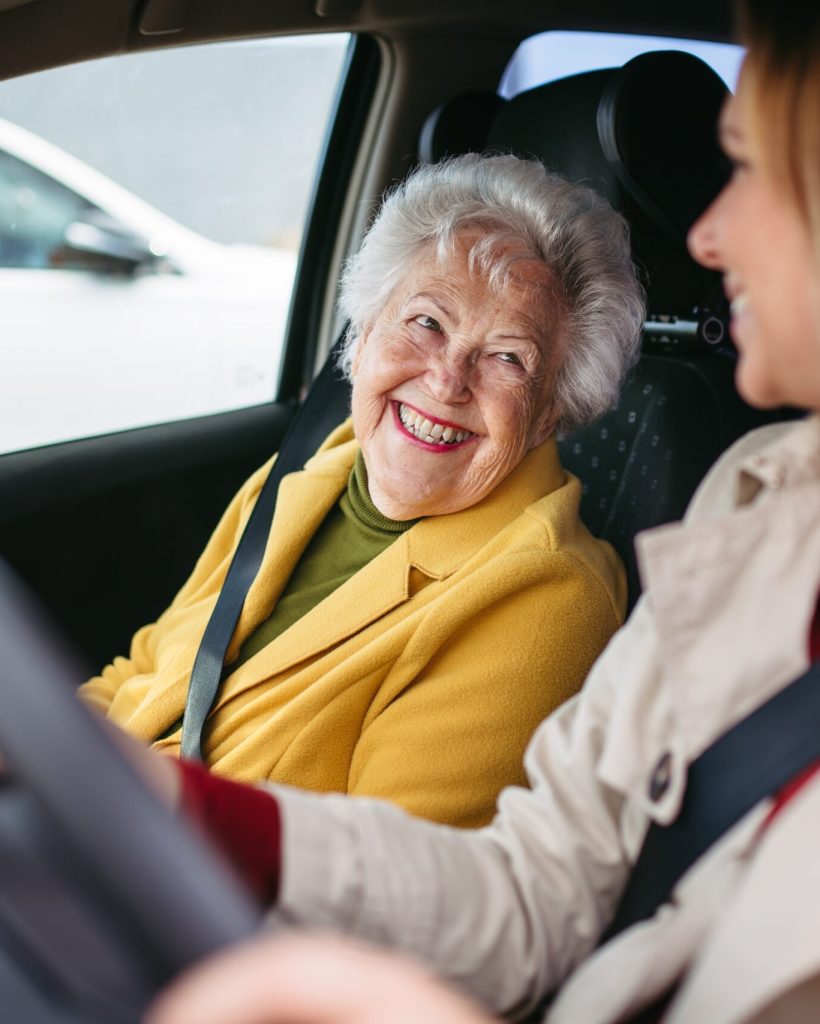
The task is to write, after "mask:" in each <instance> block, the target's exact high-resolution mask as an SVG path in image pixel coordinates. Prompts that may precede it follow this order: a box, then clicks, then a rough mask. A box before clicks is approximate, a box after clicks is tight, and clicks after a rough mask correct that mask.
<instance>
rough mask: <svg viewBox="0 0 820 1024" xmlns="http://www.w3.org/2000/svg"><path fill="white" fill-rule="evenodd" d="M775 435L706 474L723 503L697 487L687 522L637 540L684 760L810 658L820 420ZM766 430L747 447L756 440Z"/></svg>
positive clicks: (818, 565) (819, 522) (818, 549)
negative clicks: (738, 639)
mask: <svg viewBox="0 0 820 1024" xmlns="http://www.w3.org/2000/svg"><path fill="white" fill-rule="evenodd" d="M764 429H766V428H764ZM770 433H771V437H772V444H771V446H770V447H768V448H766V449H764V450H763V451H762V452H759V453H758V454H756V455H754V456H746V455H745V454H744V450H743V448H741V450H740V451H739V452H738V451H737V450H736V451H735V453H734V455H733V456H731V457H730V459H729V460H728V461H727V463H726V464H725V465H724V467H723V471H722V472H717V473H714V474H713V475H712V476H711V477H710V480H709V487H710V489H711V490H712V491H714V492H715V493H724V494H725V493H728V494H730V495H731V494H732V493H734V499H733V500H730V501H729V502H727V503H726V507H723V508H719V507H717V506H715V505H714V504H711V503H710V502H709V500H708V495H699V496H698V498H697V499H696V501H695V502H694V504H693V510H692V514H691V515H690V516H687V522H686V524H685V525H682V524H674V525H670V526H664V527H660V528H658V529H656V530H652V531H648V532H647V533H645V534H643V535H642V536H640V537H639V538H638V540H637V544H636V546H637V549H638V556H639V562H640V566H641V574H642V578H643V581H644V586H645V589H646V591H647V592H648V594H649V595H650V596H649V598H648V600H649V602H650V604H651V611H652V620H653V623H654V628H655V631H656V652H657V657H658V659H659V661H660V663H661V664H662V667H663V668H662V671H663V676H664V679H665V685H664V693H663V699H664V700H667V701H669V702H670V705H671V706H670V708H669V709H668V710H669V711H671V713H672V715H673V717H674V719H675V722H676V725H675V727H674V728H673V729H671V730H669V731H668V732H667V735H670V734H671V735H673V736H675V738H676V742H677V743H678V744H679V745H680V746H679V749H678V750H676V751H673V752H672V753H673V756H675V755H677V756H676V757H675V760H676V762H677V763H678V764H679V765H680V766H681V768H682V767H683V765H685V763H687V762H689V761H691V760H692V759H693V758H695V757H697V756H698V755H699V754H700V753H701V752H702V751H703V750H704V749H705V748H706V747H707V746H708V745H709V744H710V743H711V742H712V741H713V740H714V739H715V738H716V730H717V729H720V730H721V731H722V730H723V729H726V728H728V727H729V726H731V725H732V724H734V723H735V722H737V721H739V720H740V719H741V718H743V717H744V716H746V715H747V714H749V713H750V712H751V711H752V710H754V708H756V707H758V706H759V705H760V704H762V703H763V702H764V701H765V700H766V699H768V697H770V696H771V695H773V694H774V693H775V692H776V691H777V690H779V689H780V688H782V686H783V685H784V684H785V683H787V682H789V681H790V680H791V679H794V678H796V677H797V676H798V675H800V674H801V673H802V672H803V671H805V669H806V667H807V665H808V651H807V644H806V638H807V636H808V632H809V626H810V622H811V618H812V615H813V612H814V606H815V601H816V596H817V592H818V585H819V584H820V420H818V419H817V418H815V417H812V418H810V419H808V420H806V421H804V422H802V423H800V424H798V425H797V426H794V425H791V426H788V427H786V429H785V432H784V429H783V427H782V426H781V425H779V426H778V428H777V429H776V430H773V431H770ZM760 436H761V435H760V433H759V432H755V435H752V436H751V437H750V441H749V444H748V445H747V446H746V447H747V448H749V449H751V448H755V447H756V448H758V449H759V445H760ZM732 478H734V491H732V488H731V487H730V486H727V483H730V482H731V480H732ZM798 492H799V494H798ZM750 553H753V554H754V557H750ZM775 579H776V580H777V599H776V601H774V600H773V596H772V585H773V580H775ZM732 636H742V637H743V638H744V639H743V644H742V646H738V647H735V646H734V645H733V644H732V643H731V642H727V638H731V637H732ZM761 681H762V682H761ZM682 788H683V787H682V786H681V787H676V786H673V787H670V805H669V806H668V807H664V808H663V809H662V813H661V815H660V817H662V818H664V819H666V818H670V817H671V816H673V815H674V814H675V813H676V812H677V806H676V803H677V801H672V794H673V793H675V792H677V793H680V792H681V791H682Z"/></svg>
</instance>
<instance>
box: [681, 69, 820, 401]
mask: <svg viewBox="0 0 820 1024" xmlns="http://www.w3.org/2000/svg"><path fill="white" fill-rule="evenodd" d="M750 93H751V88H750V84H749V81H748V73H745V72H742V73H741V76H740V81H739V83H738V91H737V95H736V96H735V97H734V98H733V99H730V100H729V101H728V102H727V104H726V107H725V108H724V111H723V114H722V116H721V123H720V137H721V144H722V146H723V148H724V150H725V152H726V154H727V156H728V157H729V158H730V160H731V161H732V164H733V167H734V169H733V173H732V177H731V180H730V181H729V184H728V185H727V186H726V187H725V188H724V190H723V191H722V192H721V193H720V195H719V196H718V197H717V199H716V200H715V201H714V203H712V205H711V206H710V207H709V209H708V210H707V211H706V213H704V215H703V216H702V217H701V218H700V220H699V221H697V223H696V224H695V225H694V227H693V228H692V230H691V232H690V234H689V249H690V251H691V253H692V255H693V256H694V257H695V259H696V260H699V261H700V262H701V263H703V264H704V266H707V267H711V268H713V269H717V270H722V271H723V275H724V287H725V289H726V295H727V297H728V299H729V301H730V303H731V325H730V330H731V334H732V338H733V339H734V341H735V344H736V346H737V348H738V352H739V361H738V368H737V386H738V390H739V391H740V393H741V394H742V395H743V396H744V398H746V399H747V401H749V402H751V403H752V404H753V405H757V406H760V407H764V408H770V407H773V406H777V405H796V406H799V407H802V408H809V409H820V326H818V325H820V299H818V283H817V282H818V272H817V269H816V268H815V263H814V258H813V256H812V246H811V239H810V234H809V230H808V227H807V225H806V223H805V221H804V220H803V218H802V217H801V216H800V213H799V211H798V210H797V207H796V206H795V205H794V203H793V202H792V201H791V200H790V198H789V197H788V196H786V195H785V194H784V192H783V190H782V188H780V187H778V184H777V182H775V181H773V180H772V178H771V175H770V174H769V173H768V171H767V169H766V168H765V167H764V165H763V162H762V161H761V159H760V154H759V150H758V146H757V143H756V140H755V137H754V131H753V121H752V120H751V118H750V113H751V102H752V99H751V96H750Z"/></svg>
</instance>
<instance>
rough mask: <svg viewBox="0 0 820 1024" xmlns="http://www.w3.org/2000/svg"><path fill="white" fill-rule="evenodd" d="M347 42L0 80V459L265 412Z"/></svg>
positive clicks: (154, 58)
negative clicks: (205, 418)
mask: <svg viewBox="0 0 820 1024" xmlns="http://www.w3.org/2000/svg"><path fill="white" fill-rule="evenodd" d="M348 43H349V37H348V36H346V35H324V36H316V37H294V38H289V39H280V40H264V41H250V42H247V41H245V42H239V43H223V44H211V45H208V46H198V47H184V48H180V49H177V50H173V49H166V50H161V51H157V52H153V53H145V54H139V55H130V56H126V57H116V58H107V59H105V60H99V61H92V62H88V63H85V64H79V65H72V66H70V67H66V68H58V69H55V70H52V71H46V72H41V73H38V74H34V75H28V76H26V77H23V78H18V79H15V80H11V81H7V82H4V83H2V84H0V452H9V451H15V450H19V449H23V448H30V447H35V446H39V445H43V444H50V443H54V442H59V441H64V440H69V439H72V438H77V437H85V436H90V435H96V434H101V433H107V432H111V431H117V430H123V429H128V428H132V427H138V426H144V425H148V424H153V423H163V422H168V421H173V420H178V419H183V418H188V417H192V416H200V415H206V414H210V413H215V412H222V411H226V410H229V409H236V408H241V407H244V406H249V405H255V404H259V403H261V402H265V401H269V400H271V399H272V398H273V397H274V395H275V392H276V386H277V382H278V373H279V364H280V360H281V350H282V340H283V333H284V328H285V325H286V321H287V315H288V311H289V305H290V297H291V291H292V286H293V277H294V272H295V265H296V257H297V252H298V247H299V244H300V241H301V235H302V229H303V224H304V220H305V216H306V212H307V206H308V202H309V197H310V192H311V189H312V186H313V182H314V179H315V176H316V173H317V162H318V159H319V157H320V154H321V147H322V141H323V138H324V135H325V132H326V130H327V123H328V118H329V116H330V114H331V113H332V108H333V104H334V99H335V96H336V93H337V89H338V86H339V79H340V76H341V73H342V69H343V65H344V61H345V54H346V51H347V47H348Z"/></svg>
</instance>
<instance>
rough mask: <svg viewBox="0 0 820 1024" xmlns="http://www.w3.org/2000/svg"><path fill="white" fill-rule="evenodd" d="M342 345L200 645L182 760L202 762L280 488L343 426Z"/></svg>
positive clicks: (316, 386)
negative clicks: (210, 720) (231, 646)
mask: <svg viewBox="0 0 820 1024" xmlns="http://www.w3.org/2000/svg"><path fill="white" fill-rule="evenodd" d="M340 345H341V339H340V340H339V342H337V343H336V345H335V346H334V348H333V351H332V352H331V353H330V355H329V356H328V358H327V361H326V362H325V365H324V367H323V368H322V370H321V372H320V373H319V375H318V376H317V377H316V379H315V380H314V382H313V384H312V385H311V388H310V391H309V392H308V394H307V396H306V398H305V400H304V401H303V402H302V404H301V406H300V407H299V409H298V410H297V412H296V415H295V416H294V417H293V420H292V421H291V424H290V426H289V428H288V431H287V433H286V434H285V438H284V440H283V441H282V444H281V446H280V448H279V454H278V455H277V457H276V462H275V463H274V464H273V467H272V468H271V471H270V473H269V474H268V477H267V479H266V480H265V483H264V485H263V487H262V490H261V492H260V494H259V497H258V498H257V501H256V505H255V506H254V508H253V512H252V513H251V516H250V518H249V519H248V522H247V525H246V526H245V530H244V532H243V534H242V537H241V538H240V541H239V544H238V546H237V549H236V552H235V553H234V556H233V560H232V562H231V565H230V568H229V569H228V574H227V576H226V577H225V582H224V584H223V585H222V589H221V590H220V592H219V597H218V599H217V602H216V605H215V607H214V610H213V612H211V617H210V619H209V621H208V625H207V626H206V627H205V633H204V634H203V637H202V641H201V642H200V645H199V650H198V651H197V654H196V658H195V659H194V665H193V668H192V670H191V679H190V682H189V684H188V696H187V699H186V702H185V713H184V715H183V719H182V741H181V745H180V753H181V756H182V757H185V758H189V759H192V760H199V761H201V760H202V730H203V727H204V725H205V719H206V718H207V717H208V714H209V713H210V710H211V708H212V707H213V704H214V701H215V700H216V695H217V692H218V690H219V683H220V680H221V678H222V668H223V665H224V662H225V652H226V651H227V649H228V645H229V644H230V642H231V637H232V636H233V632H234V629H235V628H236V623H237V622H238V621H239V616H240V614H241V612H242V607H243V605H244V603H245V598H246V596H247V593H248V591H249V590H250V587H251V584H252V583H253V581H254V579H256V574H257V573H258V572H259V567H260V566H261V564H262V558H263V556H264V554H265V547H266V545H267V540H268V534H269V533H270V527H271V522H272V521H273V513H274V510H275V508H276V496H277V494H278V492H279V483H280V481H281V480H282V478H283V477H285V476H287V474H288V473H294V472H296V471H297V470H300V469H301V468H302V467H303V466H304V464H305V462H306V461H307V459H309V458H310V456H311V455H313V453H314V452H315V451H316V449H317V448H318V446H319V445H320V444H321V442H322V441H323V440H324V439H325V437H326V436H327V435H328V434H329V433H330V431H331V430H332V429H333V427H334V426H336V425H337V423H338V422H339V414H338V408H339V396H340V391H341V389H343V388H344V393H345V394H346V386H345V385H344V384H343V382H342V381H341V380H340V377H339V371H338V370H337V368H336V354H337V351H338V349H339V347H340Z"/></svg>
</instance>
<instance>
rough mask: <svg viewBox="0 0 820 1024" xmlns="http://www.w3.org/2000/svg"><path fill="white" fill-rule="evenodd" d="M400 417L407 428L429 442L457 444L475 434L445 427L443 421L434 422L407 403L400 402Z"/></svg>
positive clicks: (421, 439)
mask: <svg viewBox="0 0 820 1024" xmlns="http://www.w3.org/2000/svg"><path fill="white" fill-rule="evenodd" d="M399 419H400V420H401V421H402V424H403V425H404V427H405V429H406V430H409V431H410V433H411V434H412V435H413V436H414V437H417V438H418V439H419V440H420V441H426V442H427V444H457V443H458V442H459V441H466V439H467V438H468V437H472V436H473V435H472V433H471V432H470V431H469V430H458V429H457V428H456V427H445V426H444V424H443V423H434V422H433V421H432V420H429V419H427V417H426V416H422V414H421V413H420V412H416V411H415V410H414V409H411V408H410V407H409V406H406V405H401V404H399Z"/></svg>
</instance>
